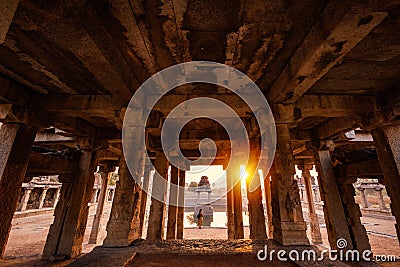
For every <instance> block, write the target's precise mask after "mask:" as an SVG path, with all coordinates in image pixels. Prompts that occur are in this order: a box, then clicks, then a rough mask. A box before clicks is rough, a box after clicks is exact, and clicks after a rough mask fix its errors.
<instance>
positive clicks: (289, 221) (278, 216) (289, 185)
mask: <svg viewBox="0 0 400 267" xmlns="http://www.w3.org/2000/svg"><path fill="white" fill-rule="evenodd" d="M276 127H277V128H276V130H277V149H276V153H275V159H274V163H273V165H272V168H271V176H272V181H271V193H272V212H273V217H272V219H273V220H272V223H273V226H274V240H275V241H276V242H278V243H280V244H281V245H309V241H308V238H307V234H306V231H307V225H306V223H305V222H304V219H303V212H302V209H301V202H300V195H299V188H298V186H297V182H296V181H295V180H294V174H295V167H294V166H295V165H294V157H293V154H292V148H291V144H290V143H291V140H290V131H289V128H288V127H287V125H283V124H278V125H277V126H276Z"/></svg>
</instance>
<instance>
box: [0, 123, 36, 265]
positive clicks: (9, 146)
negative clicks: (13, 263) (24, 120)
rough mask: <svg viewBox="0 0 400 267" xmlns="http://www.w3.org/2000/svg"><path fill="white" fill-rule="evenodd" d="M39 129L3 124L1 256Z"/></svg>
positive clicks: (0, 151)
mask: <svg viewBox="0 0 400 267" xmlns="http://www.w3.org/2000/svg"><path fill="white" fill-rule="evenodd" d="M35 134H36V129H34V128H32V127H29V126H26V125H20V124H3V125H1V126H0V139H1V142H0V177H1V178H0V214H1V219H0V257H3V254H4V250H5V247H6V244H7V240H8V235H9V233H10V230H11V221H12V218H13V216H14V212H15V210H16V208H17V205H18V198H19V193H20V192H21V188H22V182H23V181H24V178H25V173H26V169H27V168H28V162H29V156H30V154H31V151H32V144H33V141H34V139H35Z"/></svg>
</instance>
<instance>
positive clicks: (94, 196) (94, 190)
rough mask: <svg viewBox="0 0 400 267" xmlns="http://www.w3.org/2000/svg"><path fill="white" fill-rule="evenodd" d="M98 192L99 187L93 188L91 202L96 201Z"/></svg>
mask: <svg viewBox="0 0 400 267" xmlns="http://www.w3.org/2000/svg"><path fill="white" fill-rule="evenodd" d="M98 193H99V189H98V188H93V195H92V200H91V201H90V202H92V203H93V204H95V203H97V195H98Z"/></svg>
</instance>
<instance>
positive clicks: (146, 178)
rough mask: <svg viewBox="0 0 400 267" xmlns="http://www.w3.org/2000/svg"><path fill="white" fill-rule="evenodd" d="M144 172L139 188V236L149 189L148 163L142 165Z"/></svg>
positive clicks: (141, 231)
mask: <svg viewBox="0 0 400 267" xmlns="http://www.w3.org/2000/svg"><path fill="white" fill-rule="evenodd" d="M144 168H145V169H144V174H143V184H142V190H141V197H140V198H141V200H140V214H139V220H140V236H142V235H143V228H144V219H145V217H146V207H147V196H148V194H147V192H148V190H149V182H150V171H151V170H150V165H145V167H144Z"/></svg>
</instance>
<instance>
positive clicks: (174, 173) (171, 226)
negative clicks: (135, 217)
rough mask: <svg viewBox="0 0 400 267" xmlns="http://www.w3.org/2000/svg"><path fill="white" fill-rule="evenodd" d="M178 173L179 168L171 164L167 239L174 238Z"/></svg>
mask: <svg viewBox="0 0 400 267" xmlns="http://www.w3.org/2000/svg"><path fill="white" fill-rule="evenodd" d="M178 175H179V170H178V168H177V167H175V166H171V186H170V191H169V207H168V223H167V239H175V238H176V216H177V209H178V207H177V204H178Z"/></svg>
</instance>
